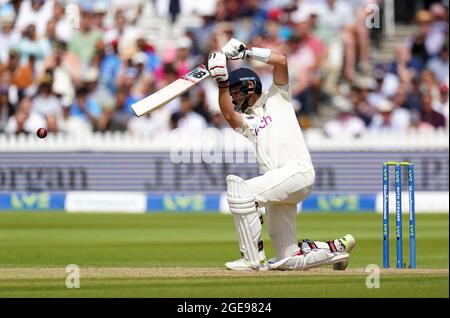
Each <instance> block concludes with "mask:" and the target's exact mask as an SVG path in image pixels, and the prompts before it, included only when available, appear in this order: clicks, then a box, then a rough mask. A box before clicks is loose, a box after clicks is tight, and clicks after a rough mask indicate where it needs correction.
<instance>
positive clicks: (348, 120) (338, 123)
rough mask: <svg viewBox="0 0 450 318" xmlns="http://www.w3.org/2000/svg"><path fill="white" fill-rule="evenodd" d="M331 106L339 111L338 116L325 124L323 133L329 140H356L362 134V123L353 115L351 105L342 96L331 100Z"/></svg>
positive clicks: (363, 127)
mask: <svg viewBox="0 0 450 318" xmlns="http://www.w3.org/2000/svg"><path fill="white" fill-rule="evenodd" d="M333 104H334V105H335V106H336V107H337V108H338V109H339V111H340V112H339V115H338V117H337V118H336V119H332V120H330V121H328V122H326V123H325V125H324V128H323V129H324V133H325V135H327V136H328V137H330V138H357V137H359V136H361V135H362V134H364V132H365V131H366V125H365V124H364V121H363V120H362V119H361V118H359V117H357V116H355V115H354V114H353V104H352V102H351V101H350V100H348V99H347V98H345V97H343V96H339V95H338V96H336V97H334V98H333Z"/></svg>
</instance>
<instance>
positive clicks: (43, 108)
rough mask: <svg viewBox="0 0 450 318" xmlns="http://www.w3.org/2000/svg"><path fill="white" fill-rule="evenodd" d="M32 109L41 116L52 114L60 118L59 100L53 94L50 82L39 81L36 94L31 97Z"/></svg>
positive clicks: (60, 107)
mask: <svg viewBox="0 0 450 318" xmlns="http://www.w3.org/2000/svg"><path fill="white" fill-rule="evenodd" d="M32 109H33V111H34V112H36V113H38V114H40V115H42V116H48V115H54V116H56V117H57V118H58V119H60V118H62V106H61V102H60V101H59V99H58V98H57V97H56V96H55V95H53V93H52V87H51V84H50V83H48V82H43V83H41V85H40V86H39V88H38V95H37V96H36V97H35V98H34V99H33V106H32Z"/></svg>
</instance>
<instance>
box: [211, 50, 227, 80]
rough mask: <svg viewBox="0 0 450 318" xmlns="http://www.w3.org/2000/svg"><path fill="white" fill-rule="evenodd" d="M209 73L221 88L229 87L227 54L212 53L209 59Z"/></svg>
mask: <svg viewBox="0 0 450 318" xmlns="http://www.w3.org/2000/svg"><path fill="white" fill-rule="evenodd" d="M208 71H209V73H210V74H211V77H212V78H213V79H215V80H216V82H217V85H218V86H219V87H220V88H225V87H228V86H229V82H228V70H227V58H226V56H225V54H223V53H220V52H214V53H211V54H210V55H209V58H208Z"/></svg>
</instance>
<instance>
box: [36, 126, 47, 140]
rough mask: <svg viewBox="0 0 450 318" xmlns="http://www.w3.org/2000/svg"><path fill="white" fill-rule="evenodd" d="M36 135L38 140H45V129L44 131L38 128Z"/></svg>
mask: <svg viewBox="0 0 450 318" xmlns="http://www.w3.org/2000/svg"><path fill="white" fill-rule="evenodd" d="M36 135H37V136H38V137H39V138H45V137H46V136H47V129H45V128H39V129H38V130H37V132H36Z"/></svg>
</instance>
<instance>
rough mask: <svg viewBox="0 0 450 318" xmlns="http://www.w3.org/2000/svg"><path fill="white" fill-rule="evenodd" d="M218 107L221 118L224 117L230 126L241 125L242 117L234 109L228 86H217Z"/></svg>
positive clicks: (237, 126)
mask: <svg viewBox="0 0 450 318" xmlns="http://www.w3.org/2000/svg"><path fill="white" fill-rule="evenodd" d="M219 107H220V111H221V112H222V116H223V118H225V120H226V121H227V123H228V124H229V125H230V126H231V128H239V127H241V126H242V117H241V115H239V114H238V113H237V112H236V111H235V110H234V107H233V103H232V102H231V97H230V93H229V92H228V88H219Z"/></svg>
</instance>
